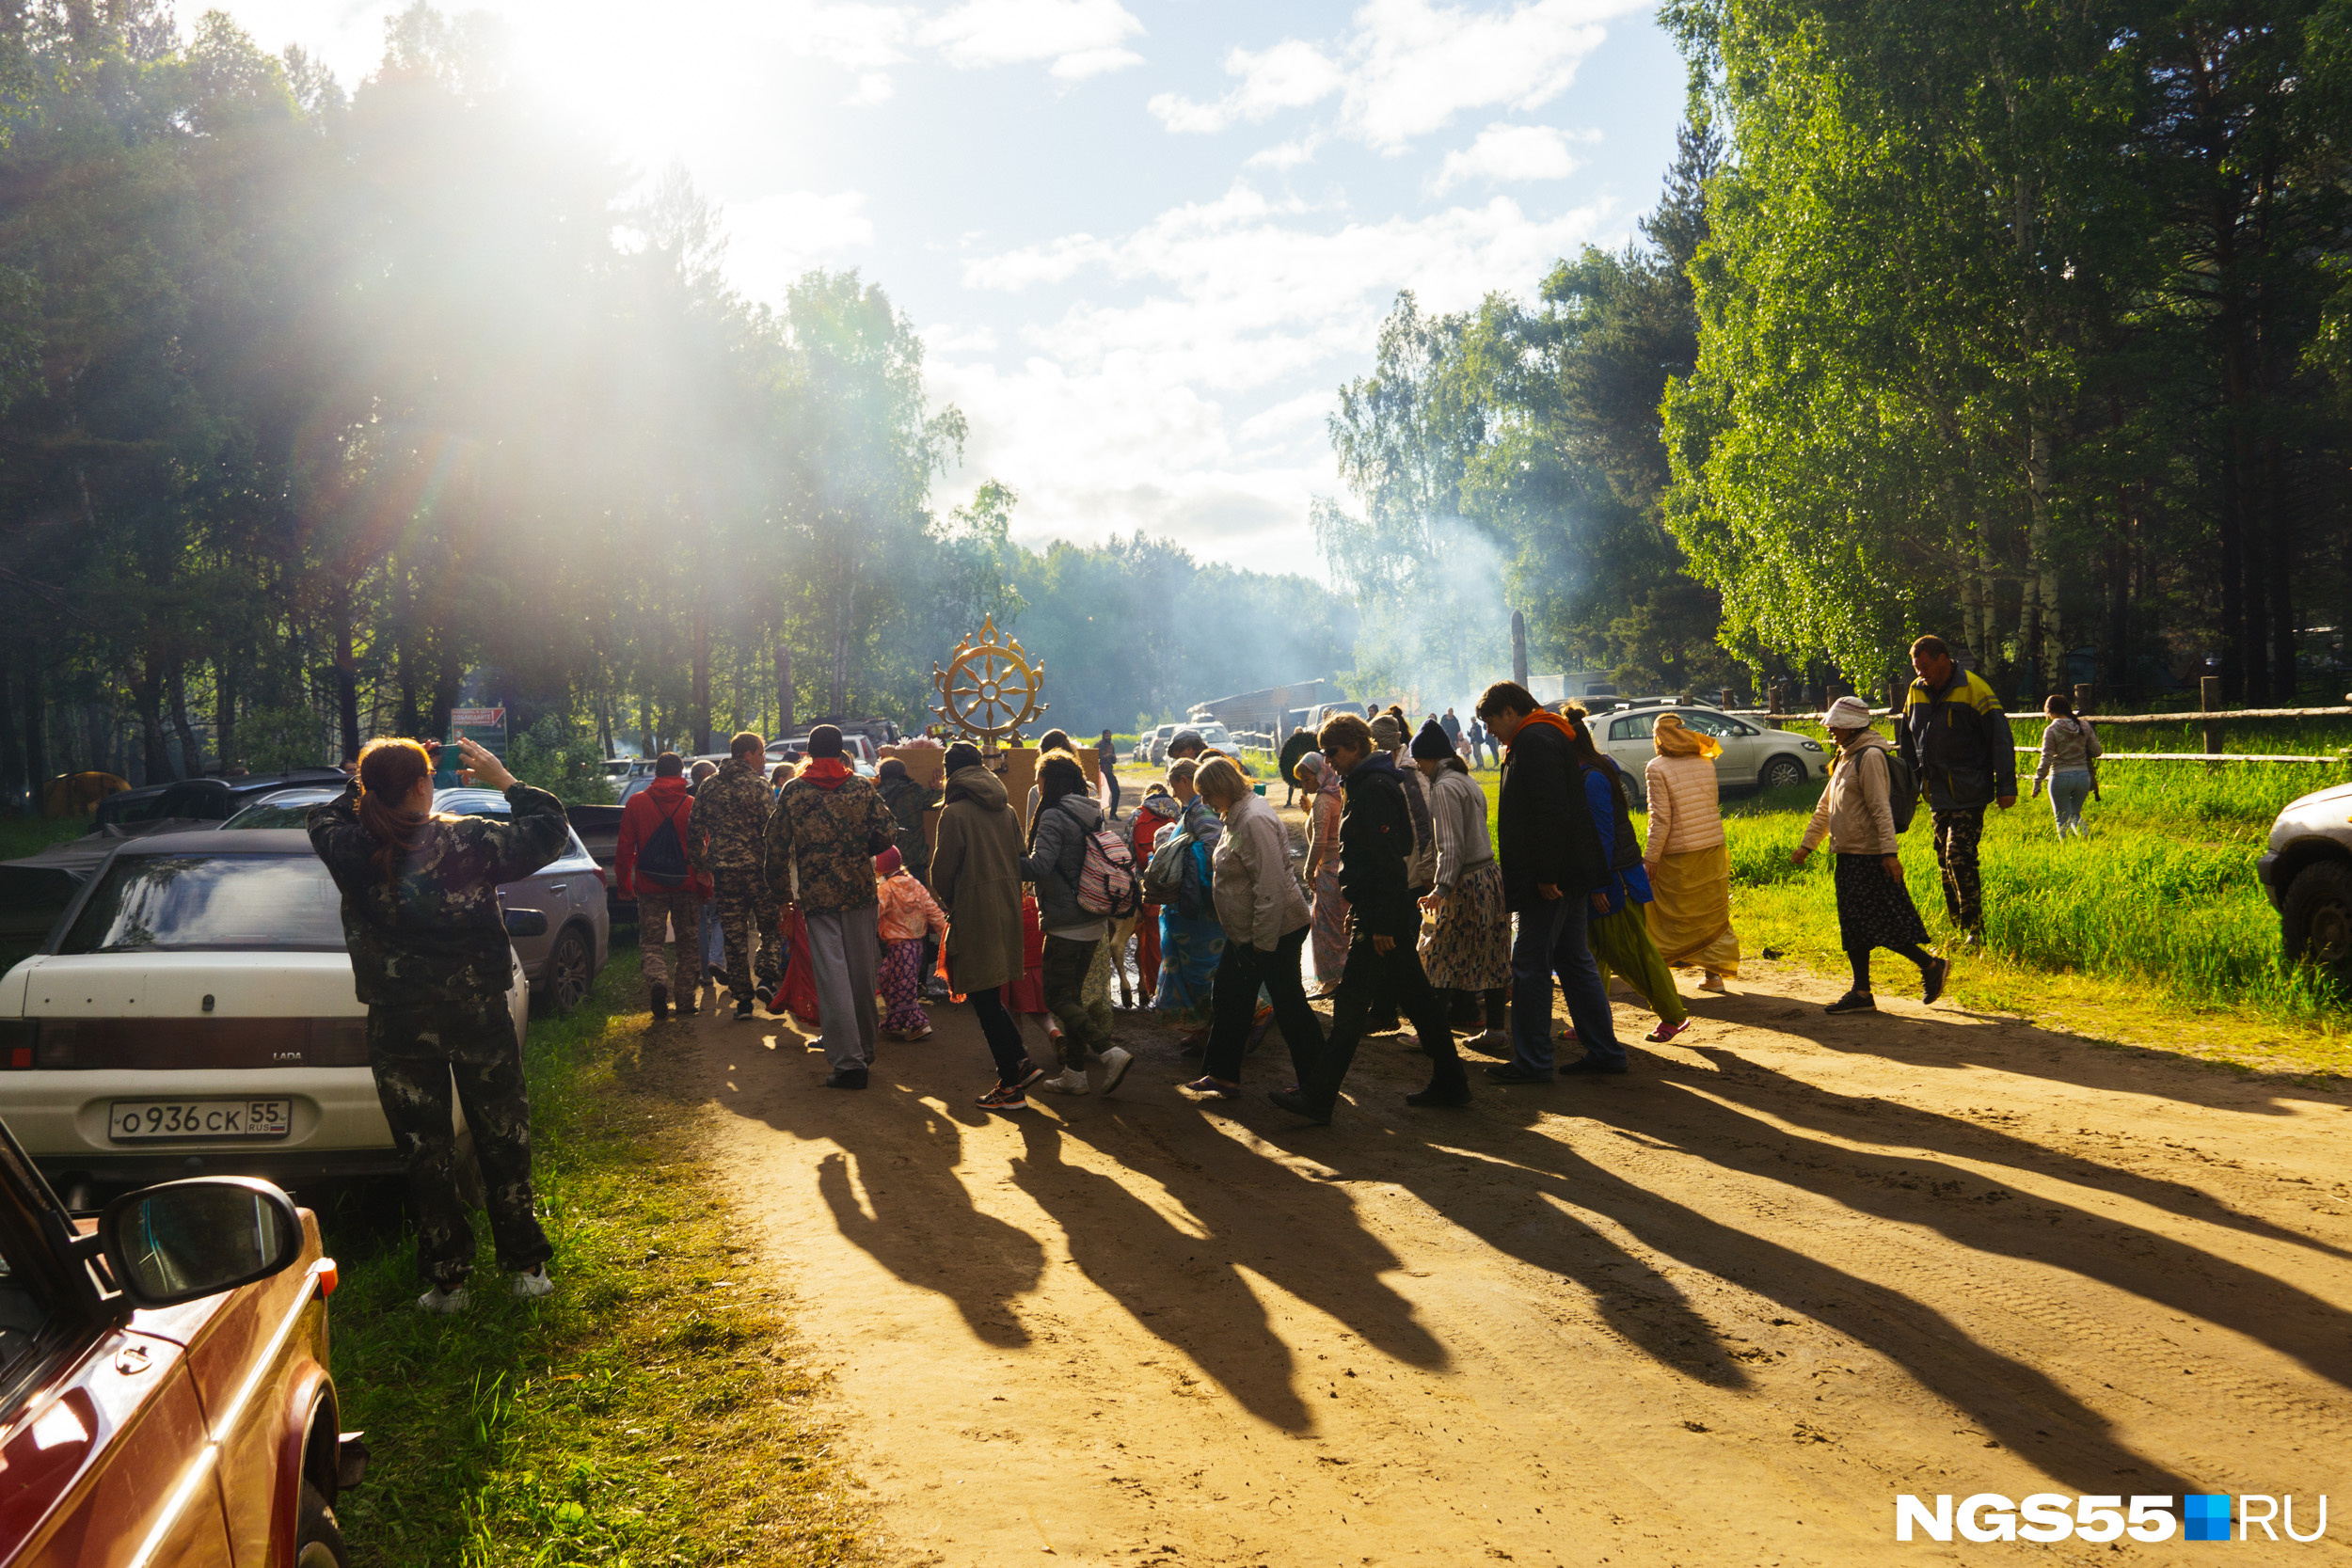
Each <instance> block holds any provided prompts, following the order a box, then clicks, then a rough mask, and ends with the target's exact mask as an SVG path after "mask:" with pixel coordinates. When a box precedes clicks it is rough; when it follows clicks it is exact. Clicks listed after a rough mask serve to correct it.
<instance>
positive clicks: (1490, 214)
mask: <svg viewBox="0 0 2352 1568" xmlns="http://www.w3.org/2000/svg"><path fill="white" fill-rule="evenodd" d="M1604 216H1605V214H1603V213H1602V211H1601V210H1600V209H1598V208H1582V209H1577V210H1574V211H1570V212H1567V213H1564V214H1558V215H1556V216H1547V215H1531V214H1528V213H1526V212H1524V211H1522V210H1521V208H1520V207H1519V205H1518V203H1517V202H1515V201H1513V200H1511V199H1510V198H1506V197H1496V198H1492V199H1490V200H1488V201H1486V203H1484V204H1483V205H1479V206H1454V207H1450V208H1447V209H1445V210H1443V211H1440V212H1436V213H1430V214H1424V215H1420V216H1400V217H1394V218H1390V219H1388V220H1385V221H1380V222H1364V221H1356V220H1347V219H1345V218H1344V216H1343V215H1342V214H1330V213H1326V212H1322V211H1319V210H1316V209H1313V208H1310V207H1308V206H1306V205H1304V204H1302V203H1299V202H1297V201H1295V200H1294V201H1278V200H1274V199H1270V198H1267V197H1265V196H1264V195H1263V194H1262V193H1260V192H1258V191H1256V190H1255V189H1253V188H1252V187H1251V186H1249V185H1248V183H1247V182H1239V183H1236V184H1234V185H1233V186H1232V188H1231V189H1229V190H1228V191H1227V192H1226V193H1225V194H1224V195H1223V196H1222V197H1220V198H1216V200H1214V201H1208V202H1199V203H1191V204H1187V205H1184V206H1180V207H1175V208H1171V209H1169V210H1168V211H1167V212H1165V213H1162V214H1160V215H1159V216H1158V217H1156V218H1154V219H1153V220H1152V222H1150V223H1148V224H1146V225H1144V226H1143V227H1141V228H1139V229H1137V230H1134V231H1133V232H1130V233H1127V234H1123V235H1115V236H1108V237H1105V236H1100V235H1094V234H1071V235H1064V236H1061V237H1059V238H1057V239H1052V240H1048V241H1045V242H1042V243H1041V244H1038V245H1028V246H1022V247H1018V248H1015V249H1010V250H1007V251H1003V252H1000V253H993V254H987V255H978V256H970V257H967V258H966V259H965V261H964V263H963V280H964V283H965V285H966V286H967V287H970V288H974V289H980V290H988V291H994V292H1005V293H1016V292H1019V291H1022V290H1025V289H1028V288H1031V287H1037V286H1049V287H1056V288H1057V291H1058V293H1060V295H1061V296H1063V297H1066V298H1068V299H1070V300H1071V301H1072V303H1070V304H1069V305H1068V306H1066V307H1065V308H1064V309H1062V310H1061V312H1060V314H1059V315H1058V316H1057V317H1056V318H1053V319H1050V320H1043V321H1037V322H1033V323H1031V324H1030V325H1027V326H1026V327H1025V328H1024V329H1023V330H1022V332H1021V337H1020V341H1021V342H1023V343H1024V344H1025V347H1026V349H1027V351H1028V352H1027V356H1026V358H1025V362H1024V363H1023V364H1022V365H1021V367H1020V368H1019V369H1018V370H1013V371H1008V370H1005V369H1002V368H1000V367H999V366H998V365H995V364H991V363H985V362H977V361H967V360H965V359H962V358H960V357H959V356H957V355H955V354H953V353H942V354H941V355H939V356H938V357H937V361H936V362H935V363H934V365H933V367H932V372H931V373H932V382H933V387H934V390H935V392H936V393H937V395H939V396H941V397H943V398H947V399H952V400H953V401H955V402H956V403H958V404H960V405H961V407H962V409H963V410H964V413H965V415H966V416H967V417H968V418H969V419H970V420H971V421H972V434H971V441H970V445H969V447H968V448H967V457H966V463H965V467H964V468H963V470H962V471H961V473H960V475H959V476H958V477H957V481H956V483H958V484H965V483H970V484H977V483H978V482H979V481H980V480H981V479H984V478H991V477H993V478H996V479H1000V480H1002V481H1004V482H1005V483H1008V484H1010V485H1011V486H1013V488H1014V489H1016V490H1018V491H1020V492H1021V495H1022V508H1021V512H1020V514H1019V515H1018V516H1019V519H1020V521H1019V529H1018V531H1019V532H1020V534H1021V536H1022V537H1024V538H1037V537H1042V536H1045V535H1048V534H1059V535H1061V536H1063V537H1068V538H1073V539H1080V540H1086V541H1096V540H1099V539H1101V538H1102V537H1103V536H1104V534H1105V533H1108V532H1113V531H1117V532H1122V533H1123V532H1127V531H1132V530H1134V529H1136V528H1144V529H1147V530H1150V531H1156V532H1162V533H1167V534H1168V535H1170V536H1171V537H1175V538H1177V539H1179V540H1181V541H1183V542H1184V543H1185V544H1187V545H1188V546H1192V547H1195V548H1197V549H1198V550H1199V551H1200V553H1201V554H1203V555H1207V556H1213V557H1216V558H1217V559H1222V560H1232V561H1236V562H1241V561H1248V562H1251V563H1261V564H1265V565H1267V566H1268V567H1269V569H1274V570H1283V571H1303V572H1306V573H1309V574H1310V575H1314V576H1320V575H1321V565H1320V562H1319V561H1318V560H1317V558H1316V557H1315V556H1314V554H1313V551H1312V548H1311V538H1310V535H1309V531H1308V528H1307V522H1306V517H1307V503H1308V501H1309V499H1310V498H1311V497H1312V496H1313V495H1315V494H1316V493H1317V492H1326V493H1327V492H1330V491H1332V490H1334V489H1336V488H1337V476H1336V474H1335V473H1334V472H1333V469H1332V460H1331V454H1330V449H1329V445H1328V442H1327V439H1326V436H1325V434H1324V425H1323V420H1324V418H1325V416H1326V415H1327V413H1328V411H1329V409H1330V406H1331V402H1332V397H1331V392H1330V388H1332V387H1333V386H1335V385H1337V384H1338V383H1339V382H1341V381H1343V380H1344V379H1346V378H1347V377H1348V376H1350V375H1353V374H1356V373H1359V372H1360V370H1361V368H1362V365H1363V361H1364V356H1365V355H1366V353H1367V352H1368V350H1369V348H1370V346H1371V344H1372V343H1373V341H1375V337H1376V336H1377V333H1378V330H1379V323H1380V318H1381V317H1382V316H1383V315H1384V314H1385V313H1386V312H1387V310H1388V309H1389V307H1390V305H1391V302H1392V301H1393V299H1394V297H1395V294H1396V292H1397V291H1398V290H1399V289H1404V288H1409V289H1412V290H1414V291H1415V292H1416V293H1418V294H1419V295H1420V297H1421V299H1422V304H1423V305H1424V307H1426V308H1428V309H1465V308H1468V307H1470V306H1473V305H1475V304H1476V303H1477V301H1478V300H1479V299H1480V298H1481V297H1482V296H1483V295H1484V294H1485V293H1486V292H1487V291H1489V290H1490V289H1493V288H1496V287H1498V286H1510V285H1512V284H1515V283H1517V284H1523V283H1524V282H1525V281H1526V280H1528V279H1531V278H1534V277H1540V276H1542V274H1543V272H1544V269H1545V268H1546V267H1548V266H1549V264H1550V263H1551V262H1552V261H1554V260H1556V259H1557V258H1558V257H1560V256H1562V255H1564V254H1568V253H1571V252H1573V251H1574V250H1575V248H1576V246H1577V245H1579V244H1581V242H1582V241H1584V240H1585V239H1587V238H1590V237H1592V236H1593V235H1595V234H1596V233H1597V232H1598V231H1599V226H1600V223H1601V222H1602V220H1603V217H1604Z"/></svg>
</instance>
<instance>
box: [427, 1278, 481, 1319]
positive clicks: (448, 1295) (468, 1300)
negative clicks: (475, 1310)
mask: <svg viewBox="0 0 2352 1568" xmlns="http://www.w3.org/2000/svg"><path fill="white" fill-rule="evenodd" d="M472 1302H473V1297H471V1296H469V1295H468V1294H467V1293H466V1288H465V1287H464V1286H463V1285H460V1286H459V1287H457V1289H455V1290H454V1291H444V1290H442V1289H441V1288H440V1287H439V1286H438V1285H436V1286H434V1287H433V1289H431V1290H430V1291H426V1292H425V1293H424V1294H422V1295H421V1296H419V1297H418V1298H417V1307H418V1308H419V1309H420V1310H421V1311H426V1312H430V1313H432V1314H433V1315H434V1316H435V1317H437V1318H448V1317H453V1316H455V1315H456V1314H457V1313H460V1312H463V1311H464V1310H465V1309H466V1308H467V1307H469V1306H470V1305H472Z"/></svg>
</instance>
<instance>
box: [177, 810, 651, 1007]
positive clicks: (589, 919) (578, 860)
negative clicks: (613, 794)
mask: <svg viewBox="0 0 2352 1568" xmlns="http://www.w3.org/2000/svg"><path fill="white" fill-rule="evenodd" d="M342 792H343V785H342V782H341V780H338V781H337V783H336V784H335V787H334V788H332V789H325V788H320V787H316V786H313V787H311V788H309V789H288V790H280V791H279V792H278V793H277V794H275V795H273V796H271V797H269V798H268V799H267V800H257V801H255V802H254V803H253V804H252V805H250V806H247V807H246V809H245V810H243V811H241V812H239V813H238V814H237V815H236V816H232V817H230V819H229V820H228V821H226V822H224V823H222V824H221V827H222V828H223V829H225V830H239V831H242V830H246V829H261V830H265V831H266V830H279V831H282V830H284V829H288V828H292V829H295V830H297V831H298V830H300V829H301V827H302V825H303V822H304V820H305V819H306V818H307V817H308V816H310V808H311V807H312V806H322V805H325V804H326V802H327V801H329V800H333V799H335V797H336V796H338V795H341V794H342ZM433 809H434V810H435V811H437V812H446V813H449V814H451V815H453V816H505V815H506V813H507V806H506V797H505V796H504V795H502V794H501V793H500V792H499V791H497V790H495V789H476V788H472V787H463V788H458V789H442V790H436V791H435V792H434V795H433ZM620 810H621V808H620V807H618V806H573V807H570V808H569V809H568V811H567V813H566V815H567V816H573V817H574V825H573V829H572V837H571V842H570V843H569V844H568V845H566V846H565V847H564V853H563V854H561V855H559V856H557V857H556V859H555V860H554V862H553V863H550V864H548V865H547V866H544V867H542V868H541V869H540V870H538V871H536V872H534V873H532V875H531V876H529V877H526V878H524V879H522V880H521V881H518V882H508V883H505V884H504V885H503V886H501V888H500V889H499V900H500V902H501V903H503V904H504V905H505V906H506V907H507V908H508V909H510V910H538V911H543V912H544V913H545V914H546V915H547V917H548V930H547V934H545V935H543V936H535V937H519V936H518V937H516V939H515V952H516V956H517V957H518V958H521V959H522V962H523V974H526V975H527V976H529V977H530V981H531V989H532V990H535V991H537V992H538V993H539V994H541V995H542V996H544V997H546V998H547V1000H548V1005H549V1006H552V1007H553V1008H554V1009H555V1010H556V1011H557V1012H559V1013H568V1012H570V1011H571V1010H572V1009H573V1008H574V1007H577V1006H580V999H581V998H583V997H585V996H586V995H587V994H588V988H589V987H590V986H591V985H593V984H595V983H596V975H597V974H598V973H599V972H600V971H601V970H602V969H603V968H604V964H605V959H606V957H607V956H608V952H609V950H610V947H611V944H612V902H611V899H610V898H609V896H608V894H609V891H610V889H611V886H612V877H611V873H610V867H611V864H612V862H611V860H610V858H609V857H608V858H607V859H604V860H598V859H597V858H596V855H594V854H593V853H591V852H590V850H589V848H588V846H587V845H586V844H585V843H583V842H582V841H581V838H580V829H579V826H578V818H577V814H579V813H581V812H599V811H604V812H611V813H612V832H613V835H614V836H615V837H617V836H618V835H619V832H620V820H621V817H620ZM305 842H306V843H307V842H308V840H305ZM591 882H593V883H595V886H593V887H591V886H590V885H589V884H590V883H591ZM626 918H628V919H630V920H634V919H635V918H637V907H636V905H634V904H631V905H630V906H629V912H628V915H627V916H626Z"/></svg>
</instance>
